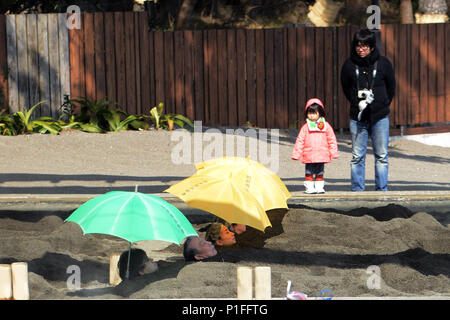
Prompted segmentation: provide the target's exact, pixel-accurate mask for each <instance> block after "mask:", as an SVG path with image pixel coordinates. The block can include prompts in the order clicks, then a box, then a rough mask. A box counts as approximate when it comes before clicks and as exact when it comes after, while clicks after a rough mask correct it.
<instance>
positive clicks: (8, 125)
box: [0, 109, 19, 136]
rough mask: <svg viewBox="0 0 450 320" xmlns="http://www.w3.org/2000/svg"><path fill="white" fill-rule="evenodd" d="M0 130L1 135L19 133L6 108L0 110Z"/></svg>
mask: <svg viewBox="0 0 450 320" xmlns="http://www.w3.org/2000/svg"><path fill="white" fill-rule="evenodd" d="M0 130H1V134H2V135H3V136H16V135H18V134H19V130H18V128H17V125H16V123H15V121H14V119H13V118H12V115H11V114H9V113H8V112H7V110H6V109H2V110H0Z"/></svg>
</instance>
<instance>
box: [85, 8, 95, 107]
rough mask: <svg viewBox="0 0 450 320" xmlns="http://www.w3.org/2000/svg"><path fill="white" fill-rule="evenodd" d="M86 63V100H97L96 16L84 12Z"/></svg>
mask: <svg viewBox="0 0 450 320" xmlns="http://www.w3.org/2000/svg"><path fill="white" fill-rule="evenodd" d="M83 15H84V24H83V30H84V40H83V41H84V63H85V69H84V74H85V85H86V98H87V99H89V100H97V97H96V96H95V41H94V40H95V39H94V36H95V32H94V14H93V13H89V12H84V13H83Z"/></svg>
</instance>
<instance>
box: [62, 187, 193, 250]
mask: <svg viewBox="0 0 450 320" xmlns="http://www.w3.org/2000/svg"><path fill="white" fill-rule="evenodd" d="M65 221H72V222H75V223H77V224H78V225H79V226H80V227H81V229H83V232H84V234H87V233H102V234H108V235H112V236H116V237H119V238H122V239H125V240H128V241H129V242H130V245H131V243H132V242H136V241H142V240H161V241H167V242H172V243H175V244H180V242H181V241H182V240H183V239H184V238H186V237H187V236H197V235H198V234H197V232H196V231H195V230H194V228H193V226H192V225H191V223H190V222H189V220H188V219H187V218H186V217H185V216H184V215H183V213H182V212H181V211H180V210H178V209H177V208H176V207H174V206H173V205H171V204H170V203H168V202H167V201H165V200H163V199H161V198H159V197H157V196H154V195H149V194H144V193H140V192H126V191H111V192H107V193H105V194H103V195H100V196H97V197H95V198H92V199H90V200H89V201H87V202H85V203H84V204H82V205H81V206H80V207H79V208H78V209H76V210H75V211H74V212H73V213H72V214H71V215H70V216H69V217H68V218H67V219H66V220H65Z"/></svg>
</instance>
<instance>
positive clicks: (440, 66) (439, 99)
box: [435, 24, 448, 122]
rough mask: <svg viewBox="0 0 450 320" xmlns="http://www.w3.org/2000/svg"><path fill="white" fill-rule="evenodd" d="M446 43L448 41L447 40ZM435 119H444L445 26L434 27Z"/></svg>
mask: <svg viewBox="0 0 450 320" xmlns="http://www.w3.org/2000/svg"><path fill="white" fill-rule="evenodd" d="M447 41H448V39H447ZM435 44H436V46H435V49H436V73H437V75H436V118H435V122H442V121H444V119H445V74H444V72H445V67H444V66H445V51H444V48H445V24H437V25H436V42H435Z"/></svg>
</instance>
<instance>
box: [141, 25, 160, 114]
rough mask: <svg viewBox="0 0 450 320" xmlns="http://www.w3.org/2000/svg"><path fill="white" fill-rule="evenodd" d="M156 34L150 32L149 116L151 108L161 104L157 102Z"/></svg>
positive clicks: (147, 110) (147, 107) (147, 108)
mask: <svg viewBox="0 0 450 320" xmlns="http://www.w3.org/2000/svg"><path fill="white" fill-rule="evenodd" d="M154 40H155V33H154V32H148V54H149V57H148V60H149V64H148V73H149V78H150V105H149V106H146V108H145V109H144V110H145V113H146V114H147V113H148V112H149V111H150V110H151V108H153V107H154V106H156V105H157V104H158V103H159V102H158V101H156V88H155V86H156V69H155V68H156V66H155V45H154Z"/></svg>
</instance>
